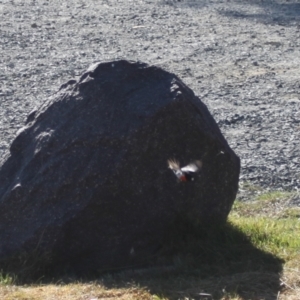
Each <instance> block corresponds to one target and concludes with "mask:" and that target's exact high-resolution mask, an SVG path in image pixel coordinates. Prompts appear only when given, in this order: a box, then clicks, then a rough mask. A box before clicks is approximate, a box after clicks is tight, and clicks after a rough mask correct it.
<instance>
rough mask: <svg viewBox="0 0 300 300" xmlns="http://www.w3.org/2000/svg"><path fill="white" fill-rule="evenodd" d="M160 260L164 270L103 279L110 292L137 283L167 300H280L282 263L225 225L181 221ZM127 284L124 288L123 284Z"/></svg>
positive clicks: (236, 230)
mask: <svg viewBox="0 0 300 300" xmlns="http://www.w3.org/2000/svg"><path fill="white" fill-rule="evenodd" d="M177 225H178V226H177V227H176V229H175V228H173V232H172V233H171V234H170V235H169V237H166V248H164V249H162V250H161V256H160V257H159V258H158V259H157V261H160V264H161V266H160V267H157V266H156V267H155V266H154V265H153V267H152V268H147V269H138V270H126V271H124V272H122V273H118V274H115V275H109V276H104V277H103V280H102V281H101V283H102V284H104V285H105V286H106V287H107V288H112V287H127V288H128V287H129V286H130V284H128V283H131V284H132V283H134V284H135V285H138V286H140V287H144V288H145V289H147V290H149V291H150V293H151V294H153V295H158V296H159V297H161V298H164V297H167V298H168V299H172V300H175V299H176V300H177V299H224V296H225V295H226V294H235V295H237V296H239V297H241V298H242V299H267V300H275V299H277V295H278V292H279V291H280V279H279V276H280V273H281V271H282V264H283V260H282V259H280V258H278V257H276V256H274V255H272V254H270V253H268V252H265V251H262V250H260V249H258V248H256V247H255V246H254V245H253V244H252V243H251V242H250V240H249V238H248V237H247V236H246V235H245V234H244V233H242V232H241V231H240V230H239V229H238V228H236V227H234V226H232V225H231V224H229V223H227V224H226V225H225V226H223V227H219V228H214V229H210V230H203V229H199V228H197V227H195V226H193V225H190V223H189V222H186V221H185V220H179V221H178V223H177ZM124 282H126V284H124Z"/></svg>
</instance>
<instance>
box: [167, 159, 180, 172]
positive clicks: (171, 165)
mask: <svg viewBox="0 0 300 300" xmlns="http://www.w3.org/2000/svg"><path fill="white" fill-rule="evenodd" d="M168 165H169V168H170V169H171V170H179V169H180V165H179V162H178V161H177V160H175V159H168Z"/></svg>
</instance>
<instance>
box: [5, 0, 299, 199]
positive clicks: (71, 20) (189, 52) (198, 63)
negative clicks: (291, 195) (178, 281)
mask: <svg viewBox="0 0 300 300" xmlns="http://www.w3.org/2000/svg"><path fill="white" fill-rule="evenodd" d="M0 11H1V18H0V25H1V26H0V30H1V39H0V81H1V85H0V101H1V103H0V157H2V159H1V158H0V164H1V161H4V160H6V157H7V155H9V152H8V149H9V145H10V143H11V142H12V140H13V139H14V138H15V136H16V132H17V131H18V129H19V128H21V127H22V126H23V124H24V121H25V119H26V117H27V115H28V113H29V112H30V111H31V110H33V109H34V107H39V106H40V105H42V104H43V101H44V99H47V98H48V97H49V95H51V94H53V93H56V92H57V90H56V88H57V87H58V86H60V85H61V84H62V83H64V82H66V81H67V80H69V79H70V78H73V77H74V76H80V74H82V72H83V71H84V70H85V69H86V68H87V67H88V66H89V65H90V64H91V63H92V62H94V61H104V60H114V59H121V58H125V59H133V60H141V61H144V62H147V63H149V64H151V65H157V66H161V67H163V68H164V69H167V70H169V71H171V72H173V73H175V74H177V75H178V76H179V77H180V78H181V79H182V80H183V81H184V82H185V83H186V84H187V85H188V86H189V87H190V88H191V89H192V90H193V91H194V92H195V94H196V95H197V96H199V97H200V99H201V100H202V101H203V102H204V103H205V104H206V105H207V106H208V108H209V110H210V112H211V113H212V115H213V117H214V119H215V120H216V121H217V122H218V125H219V127H220V129H221V131H222V133H223V134H224V136H225V137H226V139H227V141H228V142H229V145H230V146H231V147H232V148H233V149H234V150H235V151H236V153H237V154H238V156H239V157H241V166H242V169H241V183H242V188H241V190H240V191H241V195H243V193H244V192H246V191H247V186H249V189H251V190H253V186H258V187H262V188H264V189H265V188H268V189H284V190H291V189H299V188H300V177H299V171H298V170H299V163H300V147H299V142H298V141H299V140H300V130H299V122H300V115H299V111H300V91H299V73H300V59H299V57H300V13H299V11H300V4H299V2H298V1H292V0H289V1H287V0H226V1H220V0H199V1H198V0H197V1H195V0H182V1H175V0H174V1H172V0H157V1H156V0H153V1H152V0H150V1H149V0H135V1H130V0H118V1H116V0H110V1H101V2H97V3H95V1H92V0H86V1H82V0H74V1H72V5H70V3H69V2H61V1H57V0H53V1H43V2H37V1H35V2H34V1H31V0H24V1H14V2H11V1H6V0H2V1H0ZM298 203H300V202H299V201H298Z"/></svg>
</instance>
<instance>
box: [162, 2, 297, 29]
mask: <svg viewBox="0 0 300 300" xmlns="http://www.w3.org/2000/svg"><path fill="white" fill-rule="evenodd" d="M213 3H217V1H215V2H213V1H205V0H204V1H203V0H177V1H175V0H164V1H162V4H165V5H170V6H176V7H177V6H180V7H190V8H193V9H202V8H203V7H205V6H208V5H211V4H213ZM245 5H251V6H256V7H257V8H258V9H260V13H249V12H248V11H247V9H246V6H245ZM224 7H225V9H220V10H219V11H218V12H219V14H221V15H223V16H227V17H233V18H236V19H250V20H253V21H257V22H261V23H264V24H273V25H281V26H290V25H295V23H300V3H299V1H295V0H286V1H280V0H229V1H227V3H226V2H225V4H224Z"/></svg>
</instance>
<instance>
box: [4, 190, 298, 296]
mask: <svg viewBox="0 0 300 300" xmlns="http://www.w3.org/2000/svg"><path fill="white" fill-rule="evenodd" d="M294 196H295V194H292V193H279V192H275V193H266V194H261V195H259V196H255V199H253V201H251V202H245V203H241V202H237V203H236V204H235V205H234V207H233V209H232V212H231V214H230V216H229V220H228V223H227V224H226V226H223V227H222V228H215V229H212V230H209V231H205V232H204V231H203V230H201V229H199V228H198V227H197V226H195V225H191V224H184V223H183V224H182V225H181V226H182V228H181V230H179V232H178V234H177V235H176V236H174V237H171V239H170V241H168V242H169V243H170V244H171V245H172V247H169V248H168V247H167V248H166V249H164V251H163V252H162V256H164V260H163V263H164V265H167V267H166V266H165V267H156V268H149V269H140V270H135V271H133V270H128V271H125V272H122V273H118V274H111V275H105V276H103V275H102V276H99V277H98V278H94V279H93V280H90V281H84V280H78V279H76V280H72V279H67V280H65V281H66V282H68V283H62V281H63V280H64V279H62V278H61V279H59V281H58V282H57V283H54V282H55V281H54V280H52V283H50V284H46V283H43V284H42V283H36V282H35V283H34V282H33V283H32V284H29V285H22V284H19V283H18V282H17V280H15V279H14V278H12V277H10V276H7V275H4V273H2V276H0V299H4V300H13V299H14V300H40V299H43V300H44V299H45V300H48V299H49V300H50V299H62V300H69V299H72V300H73V299H75V300H76V299H78V300H79V299H84V300H93V299H95V300H96V299H124V300H125V299H126V300H129V299H141V300H144V299H145V300H146V299H153V300H167V299H168V300H175V299H185V300H188V299H218V300H246V299H247V300H250V299H253V300H258V299H266V300H268V299H270V300H271V299H272V300H275V299H276V300H277V299H278V300H280V299H281V300H296V299H297V300H298V299H300V239H299V234H300V210H299V208H297V207H291V206H290V205H289V204H290V200H291V199H292V198H293V197H294ZM172 238H173V239H172ZM175 240H176V241H177V243H174V241H175ZM0 275H1V274H0Z"/></svg>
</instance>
